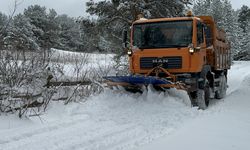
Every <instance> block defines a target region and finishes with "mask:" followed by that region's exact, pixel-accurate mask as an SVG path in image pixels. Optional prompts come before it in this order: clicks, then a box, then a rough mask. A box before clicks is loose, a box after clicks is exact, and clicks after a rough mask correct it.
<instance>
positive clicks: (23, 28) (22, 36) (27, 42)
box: [4, 14, 39, 50]
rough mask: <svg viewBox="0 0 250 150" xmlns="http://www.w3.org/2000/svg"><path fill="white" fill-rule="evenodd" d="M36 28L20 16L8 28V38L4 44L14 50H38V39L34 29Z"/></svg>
mask: <svg viewBox="0 0 250 150" xmlns="http://www.w3.org/2000/svg"><path fill="white" fill-rule="evenodd" d="M33 28H34V26H33V25H32V24H30V22H29V19H28V18H26V17H25V16H23V15H22V14H18V15H17V16H15V17H14V18H13V21H12V23H11V25H10V27H9V28H8V33H7V36H6V37H5V38H4V44H5V46H7V47H8V48H10V49H14V50H37V49H39V46H38V44H37V43H36V40H35V39H36V38H35V36H34V34H33V31H32V29H33Z"/></svg>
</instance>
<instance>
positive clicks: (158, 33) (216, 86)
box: [127, 15, 231, 109]
mask: <svg viewBox="0 0 250 150" xmlns="http://www.w3.org/2000/svg"><path fill="white" fill-rule="evenodd" d="M127 52H128V56H129V66H130V72H131V74H133V75H138V74H139V75H150V76H156V75H157V76H159V77H160V78H166V79H167V80H171V81H172V82H180V83H183V84H185V85H186V87H187V88H186V90H187V92H188V94H189V96H190V99H191V101H192V104H193V105H197V106H199V107H200V108H202V109H204V108H206V107H207V106H208V104H209V99H210V98H211V97H215V98H218V99H220V98H223V97H224V96H225V91H226V86H227V85H226V80H227V70H228V69H230V65H231V59H230V58H231V56H230V44H229V42H228V41H227V39H226V34H225V32H224V31H223V30H221V29H218V28H217V26H216V23H215V21H214V20H213V18H212V17H210V16H199V17H194V16H191V15H189V16H187V17H176V18H159V19H145V18H141V19H139V20H137V21H135V22H134V23H133V24H132V27H131V32H130V46H129V48H128V51H127ZM156 67H160V68H163V69H164V71H161V72H160V73H157V74H156V73H154V72H153V71H152V69H154V68H156Z"/></svg>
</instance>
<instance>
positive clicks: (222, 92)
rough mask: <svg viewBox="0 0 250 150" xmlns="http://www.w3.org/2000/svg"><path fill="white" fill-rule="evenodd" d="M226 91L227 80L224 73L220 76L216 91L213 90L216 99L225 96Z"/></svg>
mask: <svg viewBox="0 0 250 150" xmlns="http://www.w3.org/2000/svg"><path fill="white" fill-rule="evenodd" d="M226 91H227V80H226V77H225V75H224V74H223V75H221V76H220V86H219V88H218V91H216V92H215V98H216V99H222V98H224V97H225V96H226Z"/></svg>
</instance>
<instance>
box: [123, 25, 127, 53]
mask: <svg viewBox="0 0 250 150" xmlns="http://www.w3.org/2000/svg"><path fill="white" fill-rule="evenodd" d="M127 44H128V31H127V30H124V31H123V33H122V46H123V48H124V49H126V48H128V45H127Z"/></svg>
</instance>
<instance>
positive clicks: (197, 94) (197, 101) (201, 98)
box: [189, 80, 210, 110]
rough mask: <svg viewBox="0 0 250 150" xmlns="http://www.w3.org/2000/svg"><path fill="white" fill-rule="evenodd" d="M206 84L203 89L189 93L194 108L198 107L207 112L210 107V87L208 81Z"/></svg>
mask: <svg viewBox="0 0 250 150" xmlns="http://www.w3.org/2000/svg"><path fill="white" fill-rule="evenodd" d="M204 84H205V85H204V86H203V88H199V89H198V90H197V91H194V92H190V93H189V97H190V99H191V103H192V106H194V107H198V108H199V109H202V110H205V109H206V108H207V107H208V105H209V100H210V87H209V82H208V80H206V81H205V83H204Z"/></svg>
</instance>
